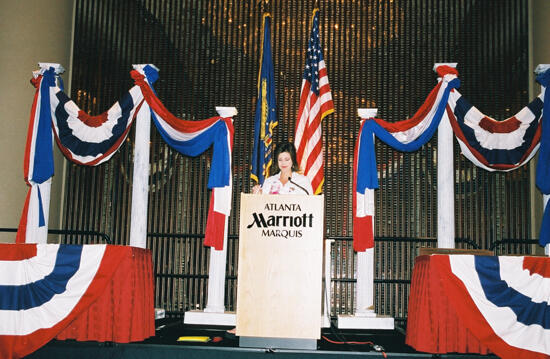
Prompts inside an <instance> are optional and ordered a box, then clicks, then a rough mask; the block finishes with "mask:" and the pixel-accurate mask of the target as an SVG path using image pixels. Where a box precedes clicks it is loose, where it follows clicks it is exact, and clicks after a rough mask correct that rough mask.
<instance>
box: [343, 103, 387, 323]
mask: <svg viewBox="0 0 550 359" xmlns="http://www.w3.org/2000/svg"><path fill="white" fill-rule="evenodd" d="M357 114H358V115H359V117H360V118H361V119H372V118H374V117H376V115H377V114H378V109H377V108H359V109H357ZM373 138H374V135H373ZM353 195H354V196H355V193H354V194H353ZM365 197H366V198H367V201H369V202H370V203H371V204H370V205H367V206H369V207H371V208H372V209H370V211H371V213H370V214H372V215H373V216H374V190H372V189H367V190H366V191H365ZM367 212H368V211H367ZM354 215H355V213H354ZM372 229H373V232H374V221H373V223H372ZM355 258H356V260H357V273H356V275H355V277H356V279H357V283H356V285H355V288H356V291H355V302H356V303H357V309H356V310H355V313H354V314H353V315H351V316H350V315H339V316H338V328H340V329H381V330H382V329H385V330H393V329H394V328H395V325H394V319H393V318H392V317H389V316H382V315H377V314H376V313H375V311H374V248H369V249H367V250H366V251H364V252H357V253H356V257H355Z"/></svg>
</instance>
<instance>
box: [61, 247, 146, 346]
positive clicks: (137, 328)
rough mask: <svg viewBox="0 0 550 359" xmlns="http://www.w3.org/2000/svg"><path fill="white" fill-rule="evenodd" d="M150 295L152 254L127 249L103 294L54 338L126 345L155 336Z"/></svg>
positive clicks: (131, 248)
mask: <svg viewBox="0 0 550 359" xmlns="http://www.w3.org/2000/svg"><path fill="white" fill-rule="evenodd" d="M153 296H154V283H153V264H152V260H151V251H150V250H145V249H141V248H134V247H127V255H126V256H125V258H124V259H123V260H122V262H121V263H120V265H119V267H118V269H117V271H116V272H115V273H114V275H113V278H112V280H111V282H110V283H109V284H108V285H107V287H106V288H105V291H104V292H103V294H102V295H101V296H100V297H99V298H98V299H97V300H96V301H95V302H94V303H93V304H92V305H90V306H89V307H88V309H87V310H86V311H85V312H84V313H82V314H81V315H79V316H78V317H77V318H76V319H75V320H73V321H72V322H71V323H69V325H67V327H66V328H65V329H63V330H62V331H61V332H60V333H59V334H58V335H57V337H56V339H59V340H66V339H76V340H79V341H89V340H94V341H99V342H106V341H110V342H117V343H128V342H135V341H142V340H144V339H146V338H149V337H151V336H154V335H155V313H154V297H153Z"/></svg>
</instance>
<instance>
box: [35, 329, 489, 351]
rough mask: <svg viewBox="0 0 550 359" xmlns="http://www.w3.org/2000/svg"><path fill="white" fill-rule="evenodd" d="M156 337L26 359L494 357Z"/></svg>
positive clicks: (169, 334) (350, 337) (388, 346)
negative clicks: (291, 347)
mask: <svg viewBox="0 0 550 359" xmlns="http://www.w3.org/2000/svg"><path fill="white" fill-rule="evenodd" d="M160 325H164V327H163V328H159V329H158V330H157V333H156V336H155V337H153V338H149V339H147V340H145V341H143V342H139V343H129V344H120V343H111V342H108V343H98V342H77V341H75V340H65V341H60V340H53V341H51V342H50V343H48V344H47V345H46V346H44V347H42V348H41V349H39V350H38V351H36V352H35V353H33V354H31V355H29V356H27V357H26V358H28V359H51V358H63V359H73V358H74V359H107V358H109V359H112V358H117V359H160V358H170V359H180V358H181V359H183V358H185V359H194V358H200V359H209V358H212V359H214V358H224V359H225V358H227V359H231V358H235V359H237V358H251V359H252V358H269V357H277V358H281V359H282V358H289V359H290V358H292V359H297V358H300V359H307V358H323V359H332V358H334V359H336V358H350V359H352V358H365V357H369V358H389V359H398V358H457V359H458V358H478V359H481V358H485V359H496V358H497V357H496V356H494V355H475V354H428V353H419V352H416V351H415V350H414V349H412V348H411V347H409V346H407V345H406V344H405V335H404V333H402V331H401V330H398V329H397V330H393V331H365V330H361V331H357V330H355V331H354V330H345V331H336V330H330V329H324V330H323V332H322V336H323V337H324V338H326V339H324V338H322V339H321V340H319V341H318V342H317V350H283V349H273V348H261V349H252V348H240V347H239V340H238V337H234V336H230V335H228V334H227V333H226V329H228V328H225V327H224V328H222V327H218V328H212V327H200V326H189V325H184V324H183V323H182V322H181V321H176V322H165V323H164V324H160ZM160 325H159V327H160ZM185 336H203V337H209V338H210V341H209V342H205V343H198V342H181V341H178V338H180V337H185ZM327 339H328V340H331V341H335V342H340V341H347V342H371V343H372V344H334V343H330V342H329V341H328V340H327Z"/></svg>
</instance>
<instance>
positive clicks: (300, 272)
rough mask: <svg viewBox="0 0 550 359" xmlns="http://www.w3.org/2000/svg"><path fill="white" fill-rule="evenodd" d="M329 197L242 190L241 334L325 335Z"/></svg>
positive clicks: (240, 248) (239, 313) (238, 297)
mask: <svg viewBox="0 0 550 359" xmlns="http://www.w3.org/2000/svg"><path fill="white" fill-rule="evenodd" d="M323 201H324V197H323V196H305V195H252V194H244V193H243V194H241V216H240V232H239V233H240V234H239V270H238V276H239V277H238V287H237V335H239V336H245V337H268V338H299V339H319V338H320V336H321V329H320V326H321V292H322V289H321V283H322V258H323V208H324V202H323ZM277 221H278V223H277Z"/></svg>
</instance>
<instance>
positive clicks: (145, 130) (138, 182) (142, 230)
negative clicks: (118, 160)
mask: <svg viewBox="0 0 550 359" xmlns="http://www.w3.org/2000/svg"><path fill="white" fill-rule="evenodd" d="M145 66H147V65H146V64H143V65H133V67H134V69H136V70H137V71H139V72H140V73H141V74H143V68H144V67H145ZM150 66H153V65H150ZM153 67H154V66H153ZM150 142H151V112H150V109H149V105H148V104H147V102H146V101H143V104H142V105H141V108H140V109H139V112H138V113H137V116H136V136H135V141H134V174H133V179H132V212H131V217H130V218H131V222H130V245H131V246H133V247H139V248H146V247H147V206H148V200H149V171H150V165H149V154H150Z"/></svg>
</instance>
